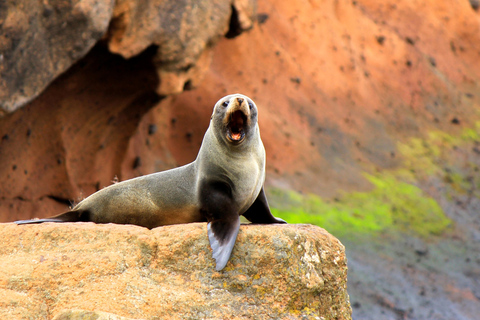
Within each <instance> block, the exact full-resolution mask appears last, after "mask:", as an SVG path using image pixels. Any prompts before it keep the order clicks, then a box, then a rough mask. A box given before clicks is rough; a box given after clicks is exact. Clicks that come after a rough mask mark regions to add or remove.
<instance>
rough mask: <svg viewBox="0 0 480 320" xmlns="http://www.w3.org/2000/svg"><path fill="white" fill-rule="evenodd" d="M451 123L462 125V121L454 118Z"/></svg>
mask: <svg viewBox="0 0 480 320" xmlns="http://www.w3.org/2000/svg"><path fill="white" fill-rule="evenodd" d="M450 122H451V123H452V124H460V120H458V118H453V119H452V120H450Z"/></svg>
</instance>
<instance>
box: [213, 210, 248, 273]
mask: <svg viewBox="0 0 480 320" xmlns="http://www.w3.org/2000/svg"><path fill="white" fill-rule="evenodd" d="M207 228H208V240H210V246H211V247H212V251H213V254H212V256H213V258H214V259H215V261H216V262H217V266H216V268H215V269H216V270H217V271H220V270H222V269H223V268H225V265H226V264H227V262H228V259H229V258H230V254H231V253H232V250H233V246H234V245H235V240H236V239H237V235H238V230H240V216H237V219H236V220H215V221H212V222H209V223H208V225H207Z"/></svg>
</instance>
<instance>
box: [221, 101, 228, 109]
mask: <svg viewBox="0 0 480 320" xmlns="http://www.w3.org/2000/svg"><path fill="white" fill-rule="evenodd" d="M229 104H230V102H229V101H225V102H224V103H222V106H224V107H225V108H226V107H228V105H229Z"/></svg>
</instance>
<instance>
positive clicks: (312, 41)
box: [0, 0, 480, 319]
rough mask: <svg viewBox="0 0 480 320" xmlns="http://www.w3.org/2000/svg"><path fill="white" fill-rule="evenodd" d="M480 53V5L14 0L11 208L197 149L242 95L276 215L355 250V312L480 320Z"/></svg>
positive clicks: (10, 29) (4, 9)
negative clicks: (228, 102) (220, 106)
mask: <svg viewBox="0 0 480 320" xmlns="http://www.w3.org/2000/svg"><path fill="white" fill-rule="evenodd" d="M479 61H480V12H479V3H478V1H476V0H470V1H468V0H461V1H448V0H443V1H406V0H404V1H393V0H392V1H390V0H387V1H381V2H379V1H370V0H356V1H343V0H339V1H333V0H329V1H309V2H303V1H288V2H287V1H273V0H263V1H258V3H257V2H255V1H253V0H252V1H247V0H232V1H192V0H190V1H189V0H184V1H160V0H158V1H141V0H119V1H116V2H114V1H100V0H83V1H82V0H71V1H45V2H41V3H40V2H33V1H28V0H23V1H14V0H7V1H4V2H1V3H0V104H1V105H0V116H1V118H0V164H1V165H0V181H1V182H2V183H1V185H0V219H1V220H2V221H13V220H16V219H26V218H31V217H35V216H38V217H44V216H49V215H52V214H54V213H58V212H61V211H63V210H65V209H66V207H67V206H68V205H69V204H71V201H72V200H73V201H78V200H80V199H81V198H82V197H85V196H88V195H89V194H91V193H93V192H95V191H96V190H98V189H100V188H102V187H104V186H106V185H109V184H110V183H111V181H112V180H114V179H115V177H116V178H118V179H119V180H124V179H128V178H132V177H135V176H138V175H142V174H147V173H151V172H155V171H160V170H164V169H168V168H172V167H175V166H178V165H182V164H185V163H188V162H190V161H192V160H193V159H195V156H196V153H197V151H198V148H199V146H200V143H201V140H202V137H203V133H204V131H205V129H206V128H207V126H208V121H209V117H210V114H211V110H212V107H213V105H214V103H215V102H216V101H217V100H218V99H219V98H220V97H222V96H224V95H226V94H229V93H234V92H241V93H243V94H246V95H248V96H250V97H251V98H252V99H254V100H255V101H256V103H257V105H258V106H259V110H260V127H261V132H262V139H263V141H264V144H265V147H266V151H267V190H268V194H269V199H270V202H271V206H272V209H273V211H274V212H275V214H277V215H278V216H281V217H283V218H285V219H287V220H288V221H289V222H291V223H300V222H303V223H313V224H317V225H320V226H322V227H324V228H325V229H327V230H328V231H329V232H331V233H332V234H333V235H335V236H337V237H338V238H339V239H340V240H341V241H342V243H344V244H345V246H346V250H347V257H348V259H349V261H348V264H349V283H348V291H349V293H350V297H351V303H352V307H353V317H354V319H452V318H454V319H474V318H475V317H476V316H477V315H478V314H479V313H480V280H479V279H480V258H479V257H480V245H479V244H480V243H479V242H480V213H479V212H480V172H479V171H480V169H479V167H480V84H479V83H480V63H479Z"/></svg>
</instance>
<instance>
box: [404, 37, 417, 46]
mask: <svg viewBox="0 0 480 320" xmlns="http://www.w3.org/2000/svg"><path fill="white" fill-rule="evenodd" d="M405 41H407V43H408V44H409V45H412V46H413V45H415V41H414V40H413V39H412V38H410V37H406V38H405Z"/></svg>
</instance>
